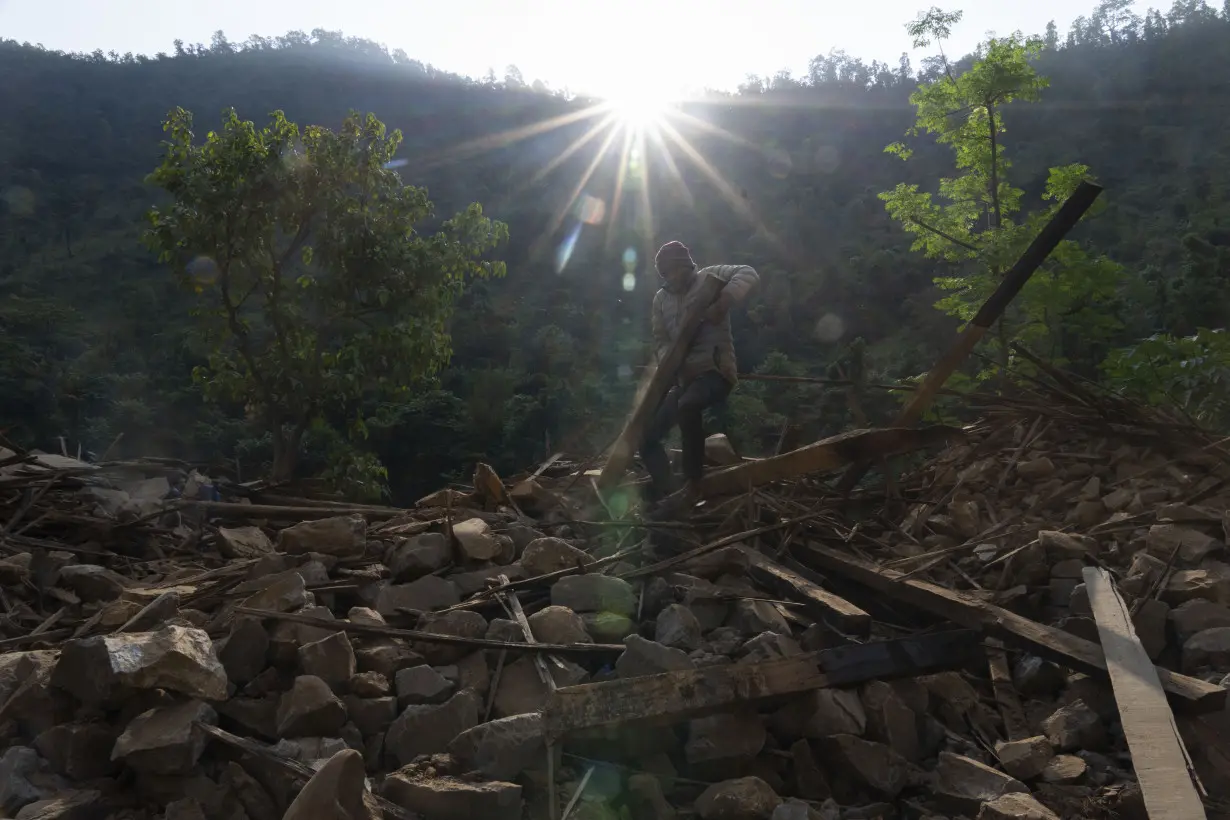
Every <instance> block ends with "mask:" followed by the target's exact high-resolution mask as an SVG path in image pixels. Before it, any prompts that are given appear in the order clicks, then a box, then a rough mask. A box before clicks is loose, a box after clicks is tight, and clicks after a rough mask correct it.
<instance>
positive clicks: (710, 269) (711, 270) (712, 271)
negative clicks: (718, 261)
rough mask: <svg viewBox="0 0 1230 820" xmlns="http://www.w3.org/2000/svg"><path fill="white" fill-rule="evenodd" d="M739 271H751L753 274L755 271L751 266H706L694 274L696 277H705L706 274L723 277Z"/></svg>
mask: <svg viewBox="0 0 1230 820" xmlns="http://www.w3.org/2000/svg"><path fill="white" fill-rule="evenodd" d="M741 270H750V271H753V272H754V271H755V270H756V269H755V268H753V267H752V266H751V265H743V264H738V265H706V266H705V267H703V268H701V269H700V270H698V271H697V272H696V273H697V275H698V276H704V275H706V274H707V275H710V276H721V275H723V274H727V273H733V272H736V271H741Z"/></svg>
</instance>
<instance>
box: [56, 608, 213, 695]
mask: <svg viewBox="0 0 1230 820" xmlns="http://www.w3.org/2000/svg"><path fill="white" fill-rule="evenodd" d="M51 684H52V685H53V686H55V687H58V688H60V689H63V690H64V691H66V692H68V693H70V694H72V695H73V696H75V697H76V698H77V699H78V700H81V701H83V702H85V703H104V702H107V701H110V700H112V699H113V698H114V697H115V696H116V694H117V693H118V692H119V691H120V690H122V689H125V688H129V689H167V690H170V691H172V692H179V693H181V694H184V695H187V696H189V697H194V698H200V699H202V700H225V699H226V685H227V679H226V670H225V669H223V667H222V664H221V662H220V661H219V660H218V656H217V655H216V654H215V653H214V645H213V641H211V640H210V639H209V635H208V634H206V633H205V632H204V631H203V630H200V629H193V628H189V627H183V626H167V627H164V628H163V629H160V630H158V631H157V632H136V633H123V634H119V635H106V636H96V637H93V638H85V639H82V640H76V641H69V642H68V643H66V644H65V645H64V649H63V651H62V652H61V654H60V660H59V662H58V663H57V664H56V667H55V671H54V672H52V675H51Z"/></svg>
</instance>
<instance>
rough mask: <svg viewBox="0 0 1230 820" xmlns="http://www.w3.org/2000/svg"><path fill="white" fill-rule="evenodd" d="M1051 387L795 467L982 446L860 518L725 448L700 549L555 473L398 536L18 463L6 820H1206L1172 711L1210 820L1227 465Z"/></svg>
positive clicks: (1223, 607) (1226, 628) (906, 482)
mask: <svg viewBox="0 0 1230 820" xmlns="http://www.w3.org/2000/svg"><path fill="white" fill-rule="evenodd" d="M1040 390H1041V392H1038V393H1031V394H1027V393H1021V394H1017V395H1016V397H1015V398H1013V399H1011V400H1007V399H988V400H986V401H985V402H984V403H983V405H982V406H981V408H979V409H980V410H981V417H982V420H981V421H980V422H978V423H977V424H975V425H972V426H970V427H968V428H966V429H965V430H963V431H960V432H959V433H957V432H956V431H951V430H948V429H939V428H932V432H930V433H926V434H925V435H922V436H921V438H919V439H917V440H913V439H911V438H910V436H911V435H912V434H909V431H900V430H898V431H876V435H875V436H871V437H866V436H864V437H862V438H859V437H857V436H856V437H854V438H851V437H850V436H846V437H841V438H840V441H838V442H836V443H835V444H831V445H826V446H825V447H818V446H817V445H813V447H812V449H810V450H809V449H808V448H804V449H805V451H806V452H807V453H810V454H814V453H817V452H821V451H823V453H824V454H825V455H824V457H823V459H822V460H821V461H820V462H816V461H808V462H807V463H808V464H814V463H823V464H824V466H825V467H826V468H827V469H833V468H834V467H835V466H840V465H839V464H838V462H840V461H841V460H842V459H845V460H847V461H849V460H856V459H866V460H878V459H879V458H880V457H881V456H891V455H893V454H897V453H901V452H905V451H908V450H911V449H915V448H917V447H920V446H928V447H932V448H935V447H937V446H939V445H942V444H944V442H951V441H954V440H955V441H956V443H951V444H948V445H947V446H946V447H945V448H944V449H943V450H942V451H941V452H939V454H938V455H937V456H936V457H935V458H933V459H932V460H930V461H928V462H926V463H924V464H922V465H921V466H920V467H918V468H917V469H914V470H912V471H910V472H909V474H907V475H906V476H904V477H902V478H899V479H898V480H896V481H893V482H891V483H890V484H889V490H888V492H886V491H885V490H884V489H876V490H865V491H861V492H859V493H856V494H854V495H853V496H851V497H849V498H846V497H842V496H839V495H838V494H836V493H835V492H834V491H832V490H831V489H829V488H828V487H827V486H826V485H825V484H824V483H823V481H822V479H824V478H826V476H822V475H814V474H813V475H808V476H803V477H798V475H797V472H798V470H797V465H798V463H799V461H800V458H802V457H799V458H794V459H786V460H782V461H777V462H775V461H773V460H771V459H769V460H764V461H761V462H751V461H743V460H740V459H739V458H738V457H737V456H736V455H735V454H734V453H733V452H732V451H731V450H730V448H729V446H728V445H726V444H725V443H724V442H723V441H722V440H721V439H714V440H713V441H712V452H711V456H712V458H711V461H713V462H714V463H715V466H717V465H725V469H726V470H727V472H726V473H725V474H724V475H726V476H727V478H726V479H723V481H722V482H716V483H711V484H710V486H711V487H718V486H722V487H728V486H730V485H732V484H739V483H740V482H741V481H743V480H744V479H747V480H746V482H745V483H744V486H746V487H747V489H746V491H745V492H742V493H739V494H738V495H729V494H728V495H726V496H724V497H713V498H710V499H708V500H706V501H705V502H704V503H703V504H702V505H700V506H699V507H698V508H697V509H696V510H695V511H694V512H693V514H692V516H691V518H690V519H689V520H688V521H687V522H685V523H671V522H658V523H655V522H650V521H642V520H640V519H639V518H637V517H636V515H635V512H632V513H629V512H627V508H628V504H627V501H626V495H625V494H624V493H622V492H620V491H618V490H617V491H616V492H614V493H610V494H604V495H603V496H602V497H601V499H599V497H598V496H597V495H596V494H595V492H594V489H595V483H594V480H593V479H594V478H595V477H596V474H597V472H598V471H587V470H586V469H585V467H586V465H584V464H576V463H571V462H568V461H565V460H562V459H554V460H552V461H551V462H548V463H547V464H544V465H543V466H542V467H540V468H539V469H538V470H537V471H536V472H535V473H534V474H533V475H530V476H522V477H518V478H517V479H515V480H513V481H510V482H507V483H506V482H504V481H501V479H500V478H499V477H498V476H496V475H495V473H494V472H492V471H491V470H490V468H488V467H486V466H485V465H479V466H478V468H477V469H476V471H475V475H474V482H473V486H472V487H466V488H464V489H462V488H447V489H444V490H441V491H440V492H437V493H435V494H433V495H431V496H429V497H428V498H425V499H423V500H422V501H421V502H419V504H418V505H416V507H415V508H414V509H412V510H395V509H391V508H385V507H374V506H353V505H349V506H348V505H342V504H337V503H332V502H323V501H316V500H307V499H295V498H286V497H279V496H277V495H275V494H274V493H273V491H272V490H265V491H263V492H261V491H258V490H256V489H255V488H251V487H249V488H242V487H231V488H229V489H228V488H226V487H217V488H215V487H214V486H213V483H212V482H211V481H210V480H209V479H208V478H207V477H205V476H202V475H200V474H198V473H186V472H182V471H179V470H178V469H176V468H175V467H174V466H168V465H165V464H159V463H156V462H147V463H137V464H123V465H88V464H84V463H82V462H77V461H75V460H72V459H67V458H64V457H55V456H48V455H45V454H34V453H12V452H9V453H0V505H3V506H0V524H2V525H3V527H4V529H3V532H2V535H0V546H2V548H3V549H2V552H3V557H0V604H2V605H3V608H4V617H3V619H0V630H2V631H3V635H2V636H0V640H2V641H3V643H4V649H5V654H3V655H0V732H3V738H4V741H5V743H4V746H5V747H6V748H5V750H4V751H3V753H0V772H3V777H0V816H5V817H16V818H19V819H20V820H33V819H34V818H38V820H52V819H53V818H62V819H63V820H78V818H95V817H97V818H100V820H103V819H105V820H156V818H165V820H222V819H223V818H227V820H229V819H230V818H243V817H247V818H249V820H278V818H288V820H289V819H293V820H308V819H309V818H310V819H311V820H335V819H336V820H359V818H364V819H365V820H366V819H367V818H376V817H385V818H405V817H422V818H426V820H452V819H453V818H456V819H457V820H462V818H471V817H482V818H493V819H494V820H519V818H522V817H526V818H535V819H537V818H547V817H551V818H572V819H573V820H576V819H577V818H585V820H605V818H621V820H671V818H677V817H688V816H697V817H700V818H701V819H702V820H758V819H763V820H769V818H772V820H795V818H797V819H798V820H812V818H827V819H828V820H835V819H836V818H841V819H842V820H855V819H856V818H867V819H868V820H870V819H871V818H877V817H885V818H887V817H908V818H924V817H926V818H932V820H937V819H938V818H946V817H952V818H957V817H968V818H975V817H976V818H982V819H983V820H999V818H1049V817H1056V816H1059V817H1064V818H1077V817H1112V816H1118V817H1144V816H1146V815H1145V807H1146V805H1147V806H1148V810H1149V812H1150V814H1151V815H1154V816H1157V817H1161V816H1175V817H1190V816H1203V815H1202V814H1194V813H1193V812H1194V811H1203V810H1202V809H1201V808H1200V800H1199V798H1197V800H1196V804H1195V809H1192V807H1191V805H1190V802H1185V795H1186V793H1187V792H1189V791H1190V792H1192V793H1193V794H1195V793H1196V789H1195V787H1194V786H1193V785H1192V780H1191V778H1190V776H1189V775H1188V772H1187V766H1186V763H1185V761H1184V760H1183V759H1182V757H1181V755H1182V749H1183V743H1182V742H1180V741H1179V740H1178V738H1177V735H1176V734H1175V733H1174V731H1173V730H1172V728H1171V727H1172V725H1173V724H1174V723H1175V722H1177V723H1178V725H1179V726H1180V728H1181V729H1182V730H1183V735H1182V736H1183V740H1184V741H1186V744H1187V747H1188V751H1189V752H1191V754H1192V757H1193V758H1194V759H1195V764H1196V767H1197V769H1198V770H1199V771H1200V774H1201V776H1202V786H1203V788H1205V789H1207V790H1208V792H1210V793H1211V794H1212V795H1213V796H1212V797H1210V796H1207V795H1205V796H1203V797H1204V803H1205V807H1206V808H1207V810H1208V812H1209V813H1210V814H1216V813H1217V812H1218V810H1219V807H1220V806H1221V803H1220V802H1219V799H1218V798H1225V797H1230V793H1227V791H1226V790H1227V788H1230V780H1228V779H1227V778H1226V774H1225V772H1226V771H1230V770H1227V769H1226V768H1225V766H1226V765H1227V761H1230V753H1227V752H1226V751H1223V748H1224V744H1225V741H1224V740H1223V739H1222V738H1224V737H1226V736H1227V735H1226V732H1225V731H1224V730H1225V729H1226V728H1230V725H1223V724H1224V723H1225V722H1224V721H1223V719H1222V716H1221V710H1222V708H1223V704H1224V701H1225V692H1226V690H1225V689H1224V688H1223V686H1222V685H1221V682H1222V681H1223V679H1224V678H1225V677H1226V675H1227V673H1230V557H1228V556H1227V555H1226V551H1227V546H1226V544H1227V541H1228V540H1230V533H1228V531H1227V527H1230V524H1227V523H1226V521H1227V520H1228V517H1227V515H1226V513H1225V511H1226V510H1230V469H1228V468H1227V467H1226V466H1225V453H1224V452H1223V451H1222V449H1221V447H1220V444H1219V443H1218V442H1217V441H1216V440H1214V439H1212V438H1210V437H1209V436H1207V435H1206V434H1205V433H1203V432H1201V431H1200V430H1198V429H1196V428H1194V427H1191V426H1190V425H1186V424H1184V423H1182V422H1178V421H1174V420H1170V419H1166V418H1164V417H1162V416H1159V415H1156V414H1148V413H1145V412H1143V411H1141V410H1140V409H1138V408H1134V407H1132V406H1130V405H1127V404H1125V403H1123V402H1118V401H1115V400H1112V399H1108V398H1106V397H1100V396H1093V395H1092V394H1090V393H1088V391H1086V390H1084V389H1081V388H1079V387H1077V386H1075V385H1072V384H1071V383H1070V382H1068V381H1066V380H1061V381H1060V382H1058V383H1057V384H1054V385H1052V386H1050V387H1047V388H1044V389H1040ZM937 430H939V432H938V433H937V432H936V431H937ZM852 441H853V442H854V444H851V442H852ZM860 442H861V443H860ZM877 448H879V449H877ZM799 452H804V451H799ZM806 458H808V459H811V458H813V456H812V455H807V456H806ZM776 464H789V465H792V466H789V467H784V468H781V470H780V471H779V472H778V473H776V475H787V474H788V475H794V477H792V478H786V479H780V478H776V479H775V470H778V469H779V468H777V467H775V466H774V465H776ZM743 467H746V468H747V469H746V470H744V471H743V472H733V473H732V472H729V471H731V470H734V471H738V470H740V469H741V468H743ZM590 473H593V474H594V475H591V474H590ZM714 474H718V473H717V472H716V471H715V473H714ZM731 476H734V478H731ZM736 479H737V480H736ZM220 494H221V495H225V496H226V500H220V499H219V495H220ZM1116 619H1117V620H1116ZM1129 620H1130V621H1131V622H1132V623H1134V625H1135V632H1134V633H1133V631H1132V630H1131V629H1129V628H1127V627H1126V626H1125V624H1126V623H1127V622H1128V621H1129ZM1120 622H1122V623H1120ZM1134 653H1135V654H1134ZM1150 661H1152V662H1154V663H1156V664H1158V669H1159V670H1160V671H1158V672H1156V673H1155V672H1154V671H1153V667H1152V665H1151V663H1150ZM1133 664H1134V665H1133ZM1151 676H1152V677H1151ZM1112 686H1113V690H1112ZM1163 693H1164V694H1163ZM1167 697H1168V698H1169V703H1170V706H1173V709H1174V714H1175V716H1174V717H1173V718H1172V717H1171V708H1170V706H1168V705H1167V701H1166V698H1167ZM1202 714H1203V715H1204V716H1203V717H1200V715H1202ZM1147 721H1152V722H1151V723H1148V722H1147ZM1142 727H1145V729H1144V730H1143V731H1144V734H1142ZM1167 736H1169V740H1168V741H1167ZM1141 737H1144V738H1146V740H1147V741H1148V742H1142V741H1141V740H1140V738H1141ZM1129 744H1130V749H1129ZM1176 749H1177V750H1178V751H1176ZM1176 756H1178V757H1179V759H1178V761H1177V764H1176V760H1175V758H1176ZM1133 761H1135V764H1136V765H1135V771H1134V770H1133ZM1176 765H1177V766H1178V767H1179V769H1180V771H1176V770H1175V768H1176ZM305 783H308V785H307V786H306V787H305V786H304V784H305ZM1158 795H1161V797H1162V798H1164V799H1165V800H1166V801H1168V802H1169V805H1170V810H1169V813H1164V812H1162V811H1160V810H1158V809H1157V808H1156V807H1157V806H1158V805H1159V803H1158V802H1157V796H1158ZM1176 807H1177V808H1176Z"/></svg>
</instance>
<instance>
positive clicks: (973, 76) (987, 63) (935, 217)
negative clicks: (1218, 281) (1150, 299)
mask: <svg viewBox="0 0 1230 820" xmlns="http://www.w3.org/2000/svg"><path fill="white" fill-rule="evenodd" d="M960 20H961V12H959V11H958V12H945V11H942V10H941V9H939V8H934V7H933V8H932V9H931V10H930V11H928V12H926V13H925V14H922V15H920V16H919V18H918V19H917V20H916V21H914V22H913V23H910V24H909V25H908V26H907V31H908V32H909V34H910V36H911V37H912V38H913V40H914V46H915V47H916V48H924V47H926V46H928V45H931V44H932V43H942V41H943V40H944V39H946V38H947V37H948V36H949V34H950V32H951V29H952V26H954V25H955V24H956V23H958V22H959V21H960ZM1042 50H1043V42H1042V41H1041V40H1040V39H1039V38H1035V37H1030V38H1023V37H1022V36H1021V35H1020V34H1019V33H1017V34H1013V35H1011V36H1009V37H1004V38H991V39H989V40H987V41H986V42H985V43H983V44H982V46H981V47H980V49H979V51H978V53H977V55H976V56H975V59H974V61H973V64H972V65H971V66H970V68H969V69H968V70H967V71H965V72H964V73H962V74H955V73H954V71H953V67H952V65H951V64H950V63H949V62H948V60H947V58H946V57H944V55H943V52H942V49H941V69H942V70H941V71H940V73H939V75H938V76H937V77H936V78H935V79H933V80H931V81H929V82H924V83H922V84H921V85H920V86H919V87H918V89H917V90H916V91H915V92H914V93H913V94H912V95H911V97H910V101H911V102H912V103H913V104H914V106H915V108H916V110H917V120H916V122H915V125H914V127H913V128H911V129H910V131H909V132H908V135H910V136H917V135H918V134H919V133H920V132H926V133H928V134H934V135H935V139H936V141H937V142H939V143H940V144H942V145H947V146H949V147H950V148H951V149H952V150H953V153H954V155H955V160H956V163H955V164H956V170H957V174H956V175H955V176H953V177H946V178H942V179H940V181H939V185H938V194H939V201H938V202H937V201H936V197H935V196H933V195H932V194H931V193H930V192H926V191H923V190H921V189H920V186H919V185H917V184H907V183H899V184H898V185H897V186H896V187H895V188H894V189H893V190H891V191H886V192H884V193H882V194H880V195H879V196H880V198H881V199H882V200H883V201H884V203H885V206H886V207H887V209H888V212H889V214H890V215H891V216H892V217H893V218H894V219H896V220H898V221H899V222H900V223H901V224H902V226H903V227H904V228H905V229H906V230H907V231H909V232H910V233H912V234H914V236H915V237H916V239H915V241H914V244H913V247H912V249H913V250H915V251H922V252H923V253H924V254H925V255H926V256H927V257H928V258H933V259H944V260H946V261H949V262H953V263H956V264H957V265H958V270H957V272H956V273H955V274H953V275H946V276H940V277H938V278H936V279H935V283H936V285H938V286H939V287H940V288H941V289H943V290H946V291H949V295H948V296H946V297H945V298H943V299H941V300H940V301H939V302H938V303H937V305H936V306H937V307H939V308H940V309H941V310H943V311H944V312H945V313H947V314H949V315H950V316H954V317H956V318H958V319H960V320H962V321H969V320H970V319H972V318H973V316H974V314H975V313H976V312H977V311H978V308H979V307H980V306H981V305H982V303H983V302H984V301H985V300H986V298H987V296H989V295H990V293H991V292H992V291H993V290H994V289H995V287H996V286H997V285H998V284H999V282H1000V280H1001V279H1002V277H1003V274H1004V272H1005V271H1007V270H1008V268H1009V267H1010V266H1011V265H1012V264H1013V262H1015V261H1016V259H1017V257H1019V256H1020V254H1021V252H1022V251H1023V250H1024V248H1025V246H1026V245H1027V244H1028V243H1029V242H1030V241H1031V240H1032V239H1033V237H1034V236H1035V235H1037V233H1038V231H1039V230H1040V228H1041V226H1042V224H1043V223H1045V221H1046V220H1047V219H1049V218H1050V216H1051V215H1052V214H1053V213H1054V211H1055V210H1056V209H1058V207H1059V205H1060V204H1062V202H1063V200H1065V199H1066V198H1067V197H1068V196H1069V195H1070V194H1071V193H1072V191H1073V190H1075V188H1076V186H1077V185H1078V184H1079V183H1080V181H1081V180H1082V179H1085V178H1086V177H1088V176H1089V169H1088V168H1087V167H1086V166H1084V165H1078V164H1073V165H1066V166H1062V167H1056V168H1051V169H1050V174H1049V178H1048V179H1047V182H1046V185H1045V189H1044V192H1043V194H1042V197H1043V199H1044V200H1046V201H1049V203H1050V204H1049V205H1047V206H1046V207H1043V208H1040V209H1038V210H1036V211H1034V212H1033V213H1030V214H1025V215H1023V214H1022V213H1021V202H1022V198H1023V195H1024V191H1023V190H1022V189H1020V188H1016V187H1014V186H1013V185H1012V184H1011V183H1010V182H1009V181H1008V172H1009V170H1010V169H1011V163H1010V162H1009V161H1008V160H1007V158H1006V157H1005V156H1004V147H1003V144H1002V141H1003V137H1002V135H1003V134H1004V132H1005V130H1006V129H1005V126H1004V119H1003V111H1004V109H1005V108H1006V107H1007V106H1008V105H1009V104H1010V103H1012V102H1014V101H1020V102H1032V101H1035V100H1037V99H1038V98H1039V96H1040V95H1041V92H1042V90H1043V89H1044V88H1046V86H1047V79H1046V78H1045V77H1043V76H1041V75H1039V74H1038V72H1037V70H1036V69H1035V67H1034V64H1033V63H1034V60H1035V59H1036V58H1037V57H1038V55H1039V54H1040V52H1041V51H1042ZM885 150H886V151H887V152H888V153H891V154H895V155H896V156H898V157H900V158H901V159H903V160H908V159H910V157H911V156H912V153H913V152H912V151H911V149H910V148H908V147H906V146H905V145H904V144H903V143H900V142H898V143H893V144H892V145H889V146H888V147H887V149H885ZM1121 274H1122V269H1121V268H1120V266H1118V265H1116V264H1115V263H1113V262H1111V261H1110V260H1107V259H1105V258H1102V257H1091V256H1089V255H1088V254H1086V253H1085V252H1084V251H1083V250H1082V249H1081V248H1080V247H1079V246H1077V245H1076V244H1075V243H1074V242H1071V241H1065V242H1063V243H1061V245H1060V246H1059V247H1058V248H1057V249H1056V250H1055V251H1054V253H1053V254H1052V255H1051V258H1050V259H1049V260H1048V262H1047V264H1046V266H1045V268H1044V269H1043V270H1042V271H1040V272H1039V273H1038V274H1036V275H1035V276H1034V278H1033V279H1032V280H1031V281H1030V282H1029V284H1028V285H1027V286H1026V287H1025V289H1024V290H1023V291H1022V293H1021V294H1020V296H1018V297H1017V299H1016V301H1015V303H1014V304H1013V305H1012V306H1011V308H1010V310H1009V311H1008V312H1006V313H1005V315H1004V318H1002V319H1001V320H1000V322H999V327H998V331H999V333H998V339H997V340H996V341H995V342H994V344H995V345H996V347H997V352H998V354H999V362H1000V365H1001V366H1006V365H1007V364H1008V359H1009V356H1008V343H1009V342H1010V341H1011V340H1012V339H1013V338H1018V339H1022V340H1024V341H1026V342H1031V343H1038V344H1044V345H1046V346H1047V347H1049V350H1048V351H1047V352H1048V353H1049V354H1050V355H1052V356H1054V357H1056V358H1057V359H1060V360H1062V359H1064V358H1065V356H1064V354H1065V353H1068V354H1070V353H1072V352H1073V351H1074V348H1075V347H1077V346H1080V347H1084V348H1088V347H1090V346H1091V345H1097V344H1101V343H1103V342H1104V341H1105V339H1106V338H1107V337H1108V336H1109V335H1110V334H1111V333H1113V331H1114V330H1115V329H1116V328H1117V324H1116V322H1115V321H1114V319H1113V318H1112V317H1111V316H1110V315H1109V314H1108V313H1106V312H1105V311H1104V310H1099V309H1098V308H1097V303H1098V302H1099V301H1107V300H1110V299H1112V298H1113V297H1114V296H1115V293H1116V288H1117V286H1118V283H1119V281H1120V278H1121ZM1077 328H1079V333H1072V332H1071V331H1072V330H1074V329H1077ZM987 375H989V372H988V373H984V374H983V376H984V377H985V376H987Z"/></svg>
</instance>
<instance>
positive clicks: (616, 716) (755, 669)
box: [543, 629, 982, 742]
mask: <svg viewBox="0 0 1230 820" xmlns="http://www.w3.org/2000/svg"><path fill="white" fill-rule="evenodd" d="M981 655H982V641H981V638H980V636H979V635H978V633H977V632H973V631H970V630H964V629H961V630H952V631H949V632H938V633H933V634H930V635H922V636H918V637H913V638H901V639H899V640H892V641H875V642H872V643H865V644H851V645H849V646H841V647H836V648H833V649H823V650H820V651H819V652H808V653H805V654H802V655H794V656H792V657H789V658H779V659H776V660H771V661H765V662H763V663H736V664H722V665H720V666H706V667H704V668H701V669H688V670H684V671H680V672H663V673H661V674H658V675H644V676H642V677H636V678H620V679H617V680H609V681H602V682H600V683H586V684H580V685H578V686H564V687H561V688H559V689H557V690H555V692H553V693H552V694H551V695H550V696H549V698H548V700H547V705H546V708H545V709H544V710H543V723H544V729H545V734H546V737H547V738H548V739H549V740H550V741H551V742H554V741H556V740H558V739H560V738H562V737H563V736H565V735H567V734H569V733H570V732H577V731H582V730H586V729H597V728H601V727H603V726H621V727H622V726H629V725H636V724H640V725H643V724H645V723H675V722H678V721H682V720H688V719H690V718H694V717H701V716H704V715H707V714H712V713H715V712H720V711H723V710H725V709H729V708H731V707H732V706H735V705H738V704H745V703H749V702H754V701H760V700H767V699H770V698H776V697H782V696H787V695H797V694H799V693H802V692H809V691H811V690H813V689H823V688H826V687H830V686H853V685H855V684H858V683H862V682H864V681H868V680H887V679H892V678H900V677H912V676H916V675H925V674H927V673H929V672H940V671H943V670H946V669H954V668H956V667H958V666H962V665H964V664H966V663H969V662H971V661H973V660H975V659H977V658H978V657H980V656H981Z"/></svg>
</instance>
